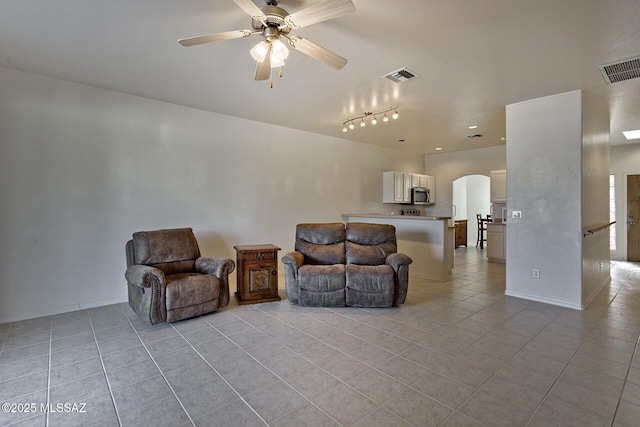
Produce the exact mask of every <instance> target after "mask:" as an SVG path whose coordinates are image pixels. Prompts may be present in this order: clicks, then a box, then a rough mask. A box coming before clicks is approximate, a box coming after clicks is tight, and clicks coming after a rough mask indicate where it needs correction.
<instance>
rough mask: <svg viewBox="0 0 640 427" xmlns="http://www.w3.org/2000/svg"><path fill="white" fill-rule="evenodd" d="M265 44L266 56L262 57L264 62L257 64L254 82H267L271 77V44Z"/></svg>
mask: <svg viewBox="0 0 640 427" xmlns="http://www.w3.org/2000/svg"><path fill="white" fill-rule="evenodd" d="M267 44H268V45H269V48H268V49H267V56H265V57H264V61H262V62H258V63H257V65H256V77H255V80H267V79H268V78H269V76H271V43H267Z"/></svg>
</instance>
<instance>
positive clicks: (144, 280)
mask: <svg viewBox="0 0 640 427" xmlns="http://www.w3.org/2000/svg"><path fill="white" fill-rule="evenodd" d="M124 277H125V278H126V279H127V283H130V284H132V285H135V286H139V287H141V288H150V287H152V286H153V285H154V284H157V285H164V284H165V277H164V273H163V272H162V270H160V269H158V268H155V267H151V266H150V265H132V266H130V267H127V270H126V271H125V273H124Z"/></svg>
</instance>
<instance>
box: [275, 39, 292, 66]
mask: <svg viewBox="0 0 640 427" xmlns="http://www.w3.org/2000/svg"><path fill="white" fill-rule="evenodd" d="M288 56H289V49H287V47H286V46H285V45H284V43H282V42H281V41H280V40H278V39H276V40H273V41H272V42H271V61H274V60H277V61H282V62H284V60H285V59H287V57H288Z"/></svg>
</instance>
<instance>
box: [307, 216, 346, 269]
mask: <svg viewBox="0 0 640 427" xmlns="http://www.w3.org/2000/svg"><path fill="white" fill-rule="evenodd" d="M344 239H345V227H344V224H343V223H341V222H335V223H324V224H298V225H297V226H296V244H295V250H296V251H298V252H301V253H302V254H303V255H304V263H305V264H312V265H332V264H344V263H345V253H344Z"/></svg>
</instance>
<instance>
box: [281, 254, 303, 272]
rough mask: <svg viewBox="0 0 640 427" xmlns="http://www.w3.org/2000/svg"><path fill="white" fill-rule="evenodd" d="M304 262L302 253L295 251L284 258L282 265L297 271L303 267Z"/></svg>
mask: <svg viewBox="0 0 640 427" xmlns="http://www.w3.org/2000/svg"><path fill="white" fill-rule="evenodd" d="M303 262H304V255H302V252H298V251H293V252H289V253H288V254H286V255H285V256H283V257H282V263H283V264H286V265H290V266H291V267H294V268H295V269H296V270H297V269H298V268H300V267H302V263H303Z"/></svg>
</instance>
